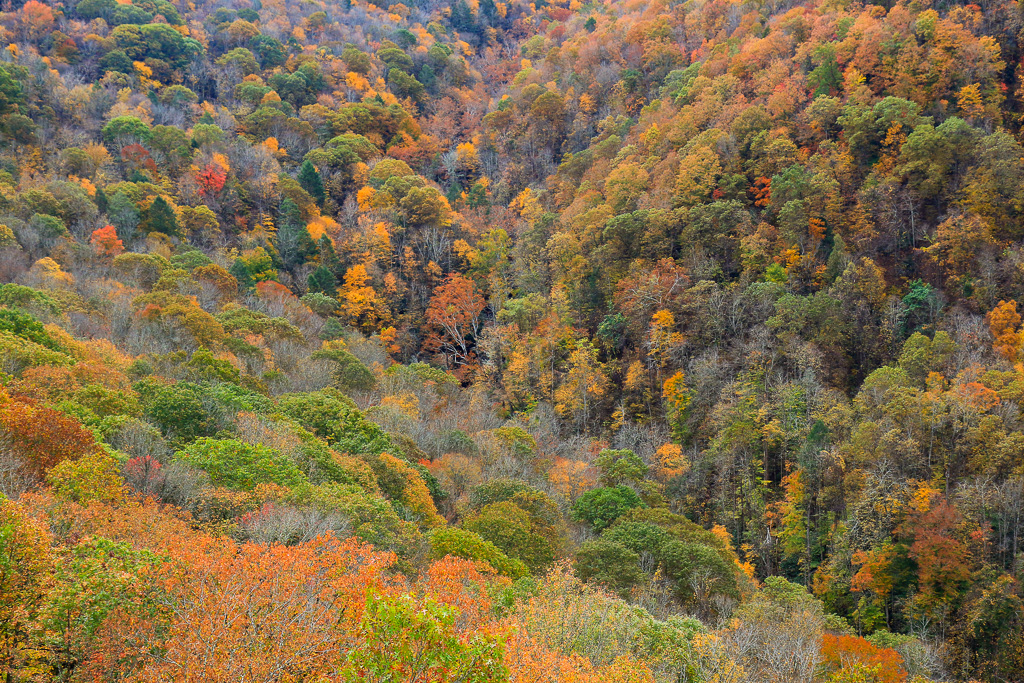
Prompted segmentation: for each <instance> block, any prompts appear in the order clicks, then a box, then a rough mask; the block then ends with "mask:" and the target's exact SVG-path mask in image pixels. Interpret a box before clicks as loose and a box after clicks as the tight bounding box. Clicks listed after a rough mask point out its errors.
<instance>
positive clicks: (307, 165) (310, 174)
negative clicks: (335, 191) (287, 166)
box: [296, 159, 327, 206]
mask: <svg viewBox="0 0 1024 683" xmlns="http://www.w3.org/2000/svg"><path fill="white" fill-rule="evenodd" d="M296 179H297V180H298V181H299V185H302V189H303V190H305V191H306V192H308V193H309V196H310V197H312V198H313V199H315V200H316V203H317V204H318V205H320V206H323V204H324V199H326V198H327V193H326V192H324V179H323V178H321V177H320V171H318V170H316V167H315V166H314V165H313V164H312V163H311V162H310V161H309V160H308V159H307V160H306V161H303V162H302V167H301V168H299V175H298V177H297V178H296Z"/></svg>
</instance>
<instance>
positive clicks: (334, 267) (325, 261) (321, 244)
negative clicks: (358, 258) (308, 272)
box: [316, 235, 344, 279]
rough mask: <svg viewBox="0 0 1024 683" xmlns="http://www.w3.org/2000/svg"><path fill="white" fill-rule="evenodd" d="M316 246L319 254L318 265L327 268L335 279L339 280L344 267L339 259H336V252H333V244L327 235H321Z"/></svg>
mask: <svg viewBox="0 0 1024 683" xmlns="http://www.w3.org/2000/svg"><path fill="white" fill-rule="evenodd" d="M316 246H317V250H318V251H319V252H320V265H321V266H323V267H325V268H327V270H329V271H330V272H331V275H333V276H334V277H335V279H337V278H340V277H341V276H342V274H343V272H344V266H342V264H341V259H339V258H338V252H336V251H335V250H334V243H333V242H331V238H330V237H328V236H327V235H322V236H321V237H320V240H319V241H318V242H317V243H316Z"/></svg>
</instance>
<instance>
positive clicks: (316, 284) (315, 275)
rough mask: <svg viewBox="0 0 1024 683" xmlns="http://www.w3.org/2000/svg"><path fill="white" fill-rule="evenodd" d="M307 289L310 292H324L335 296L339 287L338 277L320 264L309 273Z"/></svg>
mask: <svg viewBox="0 0 1024 683" xmlns="http://www.w3.org/2000/svg"><path fill="white" fill-rule="evenodd" d="M307 289H308V290H309V291H310V292H322V293H324V294H326V295H327V296H334V295H335V294H336V292H337V289H338V279H337V278H336V277H334V273H332V272H331V271H330V270H329V269H328V268H326V267H325V266H318V267H317V269H316V270H314V271H313V272H312V273H310V274H309V278H308V280H307Z"/></svg>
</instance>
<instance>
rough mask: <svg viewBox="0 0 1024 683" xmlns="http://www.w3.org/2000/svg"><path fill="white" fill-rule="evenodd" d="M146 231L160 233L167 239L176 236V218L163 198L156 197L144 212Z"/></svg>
mask: <svg viewBox="0 0 1024 683" xmlns="http://www.w3.org/2000/svg"><path fill="white" fill-rule="evenodd" d="M146 230H147V231H148V232H162V233H163V234H165V235H167V236H168V237H177V236H178V218H177V216H175V215H174V209H172V208H171V205H170V204H168V203H167V200H166V199H164V198H163V197H157V198H156V199H154V200H153V203H152V204H150V206H149V209H148V210H147V211H146Z"/></svg>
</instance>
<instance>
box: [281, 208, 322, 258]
mask: <svg viewBox="0 0 1024 683" xmlns="http://www.w3.org/2000/svg"><path fill="white" fill-rule="evenodd" d="M278 225H279V227H278V229H277V251H278V253H279V254H280V256H281V265H282V267H284V268H285V269H287V270H294V269H295V267H296V266H299V265H301V264H303V263H305V262H306V261H307V260H308V259H309V257H310V256H312V255H313V254H315V253H316V244H314V243H313V238H312V237H310V236H309V231H308V230H307V229H306V224H305V221H303V220H302V212H301V211H300V210H299V207H298V206H297V205H296V204H295V202H293V201H292V200H291V199H285V200H284V201H282V202H281V209H280V212H279V219H278Z"/></svg>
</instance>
